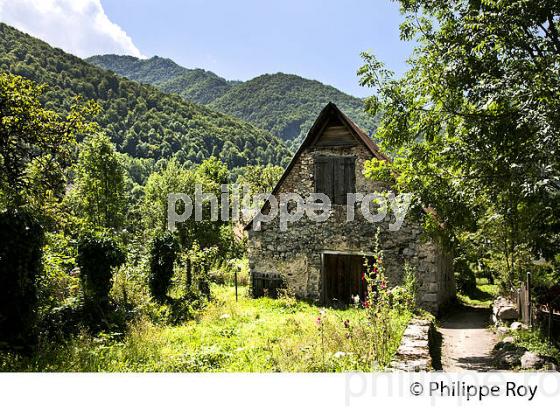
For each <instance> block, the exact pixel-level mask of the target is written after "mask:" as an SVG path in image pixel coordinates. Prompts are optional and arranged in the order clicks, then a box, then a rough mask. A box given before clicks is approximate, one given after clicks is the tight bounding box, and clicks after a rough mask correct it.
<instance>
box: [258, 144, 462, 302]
mask: <svg viewBox="0 0 560 410" xmlns="http://www.w3.org/2000/svg"><path fill="white" fill-rule="evenodd" d="M329 154H331V155H352V156H355V157H356V192H363V193H371V192H375V191H380V190H384V189H386V187H385V186H384V185H383V184H380V183H375V182H372V181H369V180H366V179H365V177H364V176H363V174H362V170H363V168H364V162H365V161H366V160H368V159H370V158H371V153H370V152H369V151H368V150H367V148H366V147H365V146H363V145H362V144H359V145H357V146H354V147H350V148H340V147H337V148H324V147H321V148H319V147H312V148H308V149H307V150H305V151H304V152H303V153H302V154H301V155H300V157H299V158H298V159H297V161H296V163H295V164H294V166H293V168H292V170H291V172H290V174H289V175H288V176H287V177H286V179H285V180H284V182H283V184H282V186H281V187H280V190H279V193H288V192H295V193H298V194H300V195H302V196H303V197H304V198H305V197H306V196H307V195H308V194H309V193H312V192H314V182H313V172H314V156H315V155H329ZM390 218H392V212H388V214H387V216H386V218H385V219H384V220H383V221H382V222H380V223H371V222H369V221H367V220H366V219H365V218H364V217H363V216H362V214H361V212H359V209H356V211H355V219H354V221H352V222H346V205H333V206H332V209H331V214H330V216H329V219H328V221H326V222H322V223H316V222H313V221H310V220H309V219H308V218H307V217H306V216H304V217H303V218H302V219H301V220H299V221H297V222H294V223H290V224H289V225H288V229H287V230H286V231H285V232H281V231H280V229H279V221H278V218H276V219H275V220H273V221H271V222H270V223H263V224H262V227H261V230H260V231H253V230H249V267H250V269H251V272H252V273H255V272H258V273H268V274H275V275H279V276H281V277H282V278H283V279H284V280H285V282H286V284H287V286H288V289H289V290H290V291H292V292H293V293H295V295H296V296H298V297H300V298H306V299H310V300H313V301H316V302H320V301H321V294H322V293H321V292H322V289H321V287H322V283H321V254H322V253H323V252H328V251H337V252H345V253H358V254H359V253H362V252H366V253H367V252H371V251H372V247H373V240H374V237H375V234H376V231H377V228H378V227H379V228H380V230H381V231H380V247H381V249H382V250H383V251H384V255H385V257H384V262H385V266H386V268H387V269H386V270H387V276H388V280H389V282H390V284H392V285H394V284H397V283H399V282H400V280H401V279H402V274H403V266H404V262H405V261H408V262H409V263H410V264H411V265H412V266H414V267H415V269H416V273H417V278H418V282H419V291H418V295H417V298H418V303H419V304H420V305H421V306H423V307H425V308H426V309H428V310H430V311H434V312H435V311H437V309H438V307H439V306H440V305H441V304H442V303H444V302H445V301H447V300H448V299H449V298H450V297H452V296H453V295H454V294H455V286H454V278H453V273H452V269H451V259H450V257H449V255H447V254H446V253H445V252H444V251H443V250H442V249H441V247H440V246H438V245H437V244H436V243H434V242H433V241H431V240H430V239H429V238H426V235H424V234H423V232H422V228H421V224H420V223H419V222H418V221H417V219H415V218H414V215H411V214H410V212H409V214H408V215H407V217H406V219H405V221H404V223H403V225H402V226H401V228H400V230H398V231H389V228H388V225H389V223H390V222H391V219H390Z"/></svg>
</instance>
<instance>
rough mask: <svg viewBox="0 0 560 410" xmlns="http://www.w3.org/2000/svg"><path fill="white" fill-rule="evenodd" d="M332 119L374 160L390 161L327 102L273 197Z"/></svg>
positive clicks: (340, 112) (334, 105) (373, 143)
mask: <svg viewBox="0 0 560 410" xmlns="http://www.w3.org/2000/svg"><path fill="white" fill-rule="evenodd" d="M333 117H334V118H337V119H338V120H339V121H340V122H341V123H342V124H343V125H344V126H345V127H346V128H347V129H348V131H350V133H351V134H352V135H353V136H354V137H355V138H356V139H357V140H358V141H359V142H361V143H363V144H364V145H365V146H366V148H367V149H368V150H369V151H370V152H371V154H372V155H373V156H374V157H375V158H377V159H379V160H384V161H390V159H389V158H388V157H387V156H386V155H385V154H383V153H382V152H381V150H380V149H379V147H378V146H377V144H376V143H375V142H373V140H372V139H371V138H370V137H369V136H368V135H367V134H366V133H365V132H364V131H362V130H361V129H360V127H358V126H357V125H356V124H355V123H354V122H353V121H352V120H351V119H350V118H348V117H347V116H346V115H345V114H344V113H343V112H342V111H340V109H339V108H338V107H337V106H336V104H334V103H332V102H329V103H328V104H327V105H326V106H325V108H323V109H322V110H321V113H320V114H319V116H318V117H317V119H316V120H315V122H314V123H313V126H312V127H311V128H310V129H309V132H308V133H307V136H306V137H305V139H304V140H303V142H302V143H301V145H300V146H299V148H298V150H297V151H296V153H295V154H294V156H293V158H292V160H291V161H290V163H289V164H288V166H287V167H286V169H285V170H284V173H283V174H282V176H281V177H280V179H279V180H278V182H277V183H276V186H275V187H274V189H273V190H272V194H273V195H274V194H276V193H278V190H279V189H280V186H281V185H282V182H284V180H285V179H286V177H287V176H288V175H289V174H290V171H291V170H292V168H293V167H294V165H295V163H296V162H297V159H298V158H299V156H300V155H301V153H302V152H303V150H305V149H306V148H308V147H309V146H310V145H313V143H314V142H315V141H316V140H317V138H319V137H320V136H321V134H322V132H323V131H324V129H325V127H326V126H327V125H328V123H329V120H330V119H331V118H333Z"/></svg>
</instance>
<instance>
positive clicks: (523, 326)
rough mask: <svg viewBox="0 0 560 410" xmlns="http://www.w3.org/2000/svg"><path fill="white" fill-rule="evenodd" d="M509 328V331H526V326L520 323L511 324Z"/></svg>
mask: <svg viewBox="0 0 560 410" xmlns="http://www.w3.org/2000/svg"><path fill="white" fill-rule="evenodd" d="M509 328H510V329H511V330H519V329H526V328H527V326H526V325H524V324H523V323H521V322H513V323H512V324H511V325H510V326H509Z"/></svg>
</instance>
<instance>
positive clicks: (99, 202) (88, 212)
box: [71, 133, 126, 230]
mask: <svg viewBox="0 0 560 410" xmlns="http://www.w3.org/2000/svg"><path fill="white" fill-rule="evenodd" d="M75 174H76V180H75V192H73V194H72V199H71V201H72V202H75V204H74V206H75V208H76V209H75V213H76V215H79V217H80V219H82V220H83V221H84V223H85V224H86V225H87V226H89V227H90V228H91V227H101V228H107V229H113V230H119V229H120V228H122V226H123V224H124V217H125V206H126V197H125V170H124V167H123V165H122V163H121V161H120V158H119V157H118V155H117V153H116V152H115V147H114V145H113V144H112V143H111V140H110V139H109V137H107V136H106V135H105V134H102V133H98V134H93V135H90V136H88V137H86V138H85V139H84V141H83V142H82V143H81V144H80V153H79V159H78V163H77V165H76V167H75Z"/></svg>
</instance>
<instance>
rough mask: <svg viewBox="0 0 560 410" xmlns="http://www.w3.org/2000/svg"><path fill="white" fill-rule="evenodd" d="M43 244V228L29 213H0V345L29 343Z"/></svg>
mask: <svg viewBox="0 0 560 410" xmlns="http://www.w3.org/2000/svg"><path fill="white" fill-rule="evenodd" d="M43 241H44V234H43V228H42V226H41V225H40V224H39V222H38V221H37V220H36V219H35V218H34V217H33V216H31V215H30V214H28V213H26V212H24V211H12V210H10V211H6V212H2V213H0V344H2V343H4V344H8V345H9V346H10V347H26V346H29V345H30V344H31V343H32V342H33V337H34V329H35V324H36V305H37V290H36V279H37V277H38V275H39V272H40V270H41V256H42V247H43Z"/></svg>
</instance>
